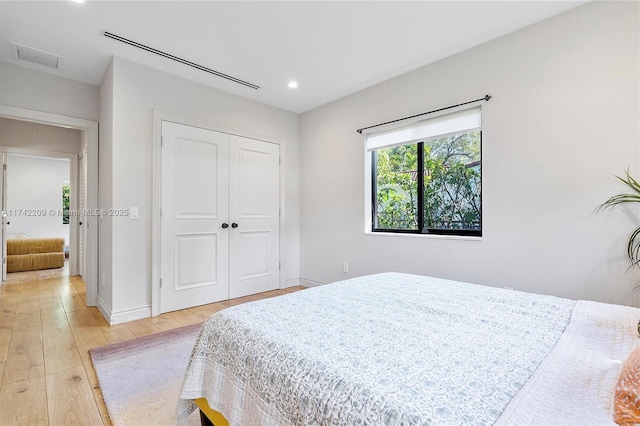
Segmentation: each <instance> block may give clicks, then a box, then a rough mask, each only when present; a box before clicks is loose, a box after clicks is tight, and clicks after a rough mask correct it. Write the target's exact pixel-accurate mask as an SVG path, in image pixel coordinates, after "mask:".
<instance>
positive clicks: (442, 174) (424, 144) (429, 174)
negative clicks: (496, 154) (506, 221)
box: [366, 107, 482, 236]
mask: <svg viewBox="0 0 640 426" xmlns="http://www.w3.org/2000/svg"><path fill="white" fill-rule="evenodd" d="M366 148H367V156H370V159H369V160H368V161H367V162H368V163H369V161H370V163H369V164H370V170H371V191H370V192H371V194H370V195H371V231H373V232H404V233H416V234H445V235H470V236H481V235H482V162H481V160H482V157H481V151H482V149H481V148H482V131H481V110H480V107H476V108H471V109H466V110H462V111H457V112H454V113H449V114H446V115H440V116H438V117H434V118H431V119H428V120H424V119H423V120H421V121H419V122H414V123H411V124H409V125H405V126H403V127H396V128H394V129H391V130H387V131H383V132H378V133H370V134H368V135H367V141H366Z"/></svg>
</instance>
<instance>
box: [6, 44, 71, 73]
mask: <svg viewBox="0 0 640 426" xmlns="http://www.w3.org/2000/svg"><path fill="white" fill-rule="evenodd" d="M10 45H11V56H13V57H14V58H15V59H20V60H22V61H27V62H32V63H34V64H38V65H43V66H45V67H49V68H54V69H57V70H59V69H60V68H61V67H62V56H58V55H54V54H53V53H49V52H45V51H42V50H38V49H34V48H33V47H27V46H23V45H21V44H17V43H13V42H10Z"/></svg>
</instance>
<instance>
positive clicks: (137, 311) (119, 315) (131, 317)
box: [108, 306, 151, 325]
mask: <svg viewBox="0 0 640 426" xmlns="http://www.w3.org/2000/svg"><path fill="white" fill-rule="evenodd" d="M150 316H151V306H143V307H141V308H134V309H127V310H124V311H120V312H111V315H110V316H109V317H108V318H109V325H116V324H122V323H125V322H130V321H135V320H139V319H143V318H149V317H150Z"/></svg>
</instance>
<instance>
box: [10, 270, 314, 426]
mask: <svg viewBox="0 0 640 426" xmlns="http://www.w3.org/2000/svg"><path fill="white" fill-rule="evenodd" d="M302 288H304V287H290V288H287V289H284V290H274V291H270V292H266V293H262V294H257V295H252V296H247V297H243V298H239V299H233V300H228V301H223V302H218V303H213V304H210V305H203V306H198V307H195V308H190V309H184V310H181V311H176V312H170V313H166V314H162V315H159V316H157V317H153V318H145V319H141V320H137V321H132V322H129V323H126V324H119V325H114V326H110V325H109V324H108V323H107V322H106V321H105V319H104V318H103V317H102V315H101V314H100V312H99V311H98V310H97V309H96V308H95V307H87V306H86V305H85V293H86V289H85V283H84V282H83V281H82V279H81V278H80V277H69V276H67V272H66V269H64V268H60V269H51V270H45V271H33V272H21V273H13V274H9V276H8V279H7V282H6V283H4V284H0V425H56V426H58V425H65V426H67V425H69V426H71V425H111V422H110V420H109V416H108V415H107V410H106V408H105V405H104V401H103V399H102V395H101V393H100V388H99V386H98V381H97V378H96V374H95V371H94V369H93V365H92V364H91V358H90V357H89V352H88V351H89V349H92V348H95V347H99V346H104V345H107V344H109V343H115V342H120V341H123V340H129V339H134V338H136V337H139V336H144V335H147V334H152V333H159V332H161V331H165V330H171V329H173V328H178V327H182V326H185V325H190V324H194V323H197V322H202V321H204V320H205V319H207V318H208V317H209V316H210V315H211V314H213V313H214V312H217V311H219V310H221V309H223V308H225V307H227V306H231V305H236V304H239V303H244V302H248V301H252V300H259V299H263V298H267V297H273V296H278V295H280V294H284V293H288V292H292V291H297V290H300V289H302Z"/></svg>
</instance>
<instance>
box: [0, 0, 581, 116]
mask: <svg viewBox="0 0 640 426" xmlns="http://www.w3.org/2000/svg"><path fill="white" fill-rule="evenodd" d="M583 3H585V1H411V2H398V1H374V2H369V1H353V2H331V1H317V2H311V1H278V2H271V1H259V2H244V1H232V2H222V1H195V2H187V1H141V2H131V1H91V0H87V2H86V3H83V4H77V3H73V2H70V1H44V2H31V1H15V2H7V1H2V2H0V60H3V61H6V62H11V63H15V64H19V65H23V66H25V67H30V68H35V69H39V70H42V71H45V72H52V73H54V74H58V75H61V76H63V77H67V78H70V79H73V80H78V81H82V82H85V83H90V84H94V85H99V84H100V81H101V80H102V77H103V75H104V72H105V70H106V68H107V65H108V63H109V61H110V58H111V57H112V56H113V55H115V56H119V57H122V58H125V59H128V60H131V61H134V62H137V63H140V64H144V65H147V66H149V67H152V68H156V69H159V70H162V71H165V72H168V73H171V74H175V75H178V76H181V77H184V78H186V79H189V80H193V81H197V82H199V83H202V84H205V85H208V86H212V87H215V88H218V89H221V90H224V91H227V92H231V93H235V94H238V95H241V96H244V97H247V98H251V99H254V100H256V101H260V102H263V103H266V104H270V105H273V106H276V107H279V108H282V109H285V110H288V111H292V112H296V113H301V112H304V111H308V110H310V109H313V108H315V107H317V106H320V105H323V104H325V103H328V102H331V101H333V100H336V99H339V98H341V97H343V96H346V95H349V94H351V93H354V92H356V91H358V90H361V89H364V88H366V87H368V86H371V85H373V84H376V83H379V82H381V81H384V80H387V79H389V78H392V77H394V76H397V75H400V74H403V73H405V72H408V71H410V70H413V69H416V68H419V67H421V66H423V65H426V64H428V63H431V62H434V61H437V60H439V59H441V58H444V57H446V56H449V55H452V54H454V53H457V52H460V51H463V50H466V49H469V48H471V47H473V46H476V45H478V44H481V43H484V42H486V41H489V40H491V39H494V38H497V37H500V36H502V35H504V34H507V33H510V32H513V31H515V30H518V29H520V28H523V27H525V26H528V25H531V24H533V23H535V22H538V21H541V20H543V19H547V18H549V17H551V16H553V15H556V14H559V13H562V12H564V11H566V10H568V9H571V8H573V7H576V6H579V5H580V4H583ZM103 30H104V31H108V32H111V33H115V34H117V35H120V36H122V37H125V38H128V39H131V40H135V41H137V42H139V43H142V44H145V45H147V46H150V47H153V48H155V49H158V50H161V51H164V52H167V53H170V54H172V55H175V56H179V57H181V58H184V59H187V60H189V61H191V62H195V63H198V64H200V65H203V66H206V67H208V68H212V69H214V70H216V71H219V72H222V73H225V74H229V75H232V76H234V77H237V78H239V79H242V80H246V81H248V82H251V83H254V84H257V85H258V86H261V88H260V89H259V90H254V89H251V88H248V87H245V86H241V85H238V84H236V83H232V82H229V81H227V80H224V79H222V78H220V77H216V76H213V75H211V74H208V73H205V72H203V71H199V70H196V69H194V68H191V67H188V66H186V65H182V64H179V63H176V62H173V61H171V60H169V59H166V58H162V57H159V56H156V55H154V54H151V53H148V52H145V51H143V50H139V49H136V48H134V47H131V46H128V45H125V44H122V43H119V42H116V41H114V40H111V39H109V38H107V37H105V36H103V35H101V32H102V31H103ZM10 42H14V43H18V44H21V45H26V46H29V47H32V48H36V49H39V50H43V51H46V52H49V53H53V54H56V55H59V56H62V57H63V62H62V64H63V65H62V69H61V70H51V69H48V68H46V67H43V66H40V65H33V64H30V63H28V62H24V61H21V60H18V59H14V58H12V56H11V49H10V45H9V43H10ZM290 80H296V81H297V82H298V83H299V87H298V88H297V89H295V90H292V89H289V88H288V87H287V83H288V82H289V81H290Z"/></svg>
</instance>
